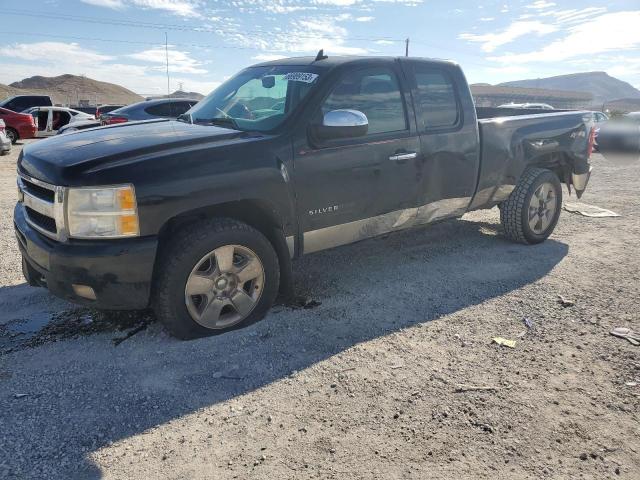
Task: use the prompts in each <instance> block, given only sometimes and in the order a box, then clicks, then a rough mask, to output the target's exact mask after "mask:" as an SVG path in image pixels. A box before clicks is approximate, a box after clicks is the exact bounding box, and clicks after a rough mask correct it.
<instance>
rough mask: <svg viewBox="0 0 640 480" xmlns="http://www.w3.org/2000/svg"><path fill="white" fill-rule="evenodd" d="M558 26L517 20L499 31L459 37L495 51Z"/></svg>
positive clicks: (549, 31) (552, 30) (484, 48)
mask: <svg viewBox="0 0 640 480" xmlns="http://www.w3.org/2000/svg"><path fill="white" fill-rule="evenodd" d="M556 30H557V27H555V26H553V25H548V24H545V23H542V22H538V21H531V22H523V21H515V22H513V23H512V24H511V25H509V26H508V27H507V28H506V29H504V30H502V31H501V32H498V33H484V34H475V33H462V34H460V35H459V36H458V38H460V39H462V40H468V41H470V42H478V43H481V44H482V46H481V48H482V50H483V51H485V52H493V51H494V50H495V49H496V48H498V47H500V46H502V45H506V44H508V43H511V42H513V41H514V40H516V39H518V38H520V37H524V36H528V35H533V34H535V35H546V34H549V33H552V32H555V31H556Z"/></svg>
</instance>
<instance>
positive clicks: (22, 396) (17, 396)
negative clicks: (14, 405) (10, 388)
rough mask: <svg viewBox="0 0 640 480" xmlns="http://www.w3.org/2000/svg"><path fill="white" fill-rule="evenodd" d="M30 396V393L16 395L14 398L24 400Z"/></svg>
mask: <svg viewBox="0 0 640 480" xmlns="http://www.w3.org/2000/svg"><path fill="white" fill-rule="evenodd" d="M28 396H29V394H28V393H14V394H13V397H14V398H24V397H28Z"/></svg>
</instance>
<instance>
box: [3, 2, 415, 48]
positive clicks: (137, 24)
mask: <svg viewBox="0 0 640 480" xmlns="http://www.w3.org/2000/svg"><path fill="white" fill-rule="evenodd" d="M2 13H4V14H7V15H17V16H25V17H35V18H48V19H53V20H66V21H71V22H82V23H93V24H98V25H113V26H121V27H133V28H149V29H156V30H164V31H166V30H179V31H190V32H196V33H213V34H239V33H250V34H260V35H271V36H274V35H282V34H283V32H282V31H268V30H243V31H241V32H240V31H238V30H234V29H229V28H225V27H221V26H201V27H193V26H188V25H177V24H162V23H152V22H141V21H132V20H118V19H108V18H96V17H86V16H80V15H69V14H62V13H49V12H44V13H36V12H30V11H27V10H17V9H4V10H2ZM295 36H296V37H297V38H312V39H313V38H323V39H333V40H349V41H363V42H370V41H379V40H386V41H392V42H403V41H404V40H403V39H398V38H393V37H386V36H380V37H364V36H354V37H341V36H335V35H334V36H331V35H323V34H321V33H320V34H315V35H305V34H303V33H296V35H295Z"/></svg>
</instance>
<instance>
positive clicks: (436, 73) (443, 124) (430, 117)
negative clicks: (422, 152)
mask: <svg viewBox="0 0 640 480" xmlns="http://www.w3.org/2000/svg"><path fill="white" fill-rule="evenodd" d="M414 76H415V83H416V86H415V93H416V95H415V100H416V106H417V108H418V126H419V128H420V129H421V130H422V131H428V130H440V129H447V128H454V127H456V126H457V125H458V124H459V122H460V107H459V102H458V99H457V95H456V89H455V85H454V83H453V80H452V78H451V77H450V76H449V75H448V74H447V73H446V72H444V71H442V70H438V69H434V68H431V67H426V66H425V67H423V66H421V65H414Z"/></svg>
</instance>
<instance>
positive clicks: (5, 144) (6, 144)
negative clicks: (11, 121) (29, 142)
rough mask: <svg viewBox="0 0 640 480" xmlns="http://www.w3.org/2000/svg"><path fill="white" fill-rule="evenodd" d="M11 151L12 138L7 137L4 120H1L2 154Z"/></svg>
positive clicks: (0, 147)
mask: <svg viewBox="0 0 640 480" xmlns="http://www.w3.org/2000/svg"><path fill="white" fill-rule="evenodd" d="M10 151H11V140H10V139H9V137H7V134H6V130H5V125H4V120H0V155H7V154H8V153H9V152H10Z"/></svg>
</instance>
